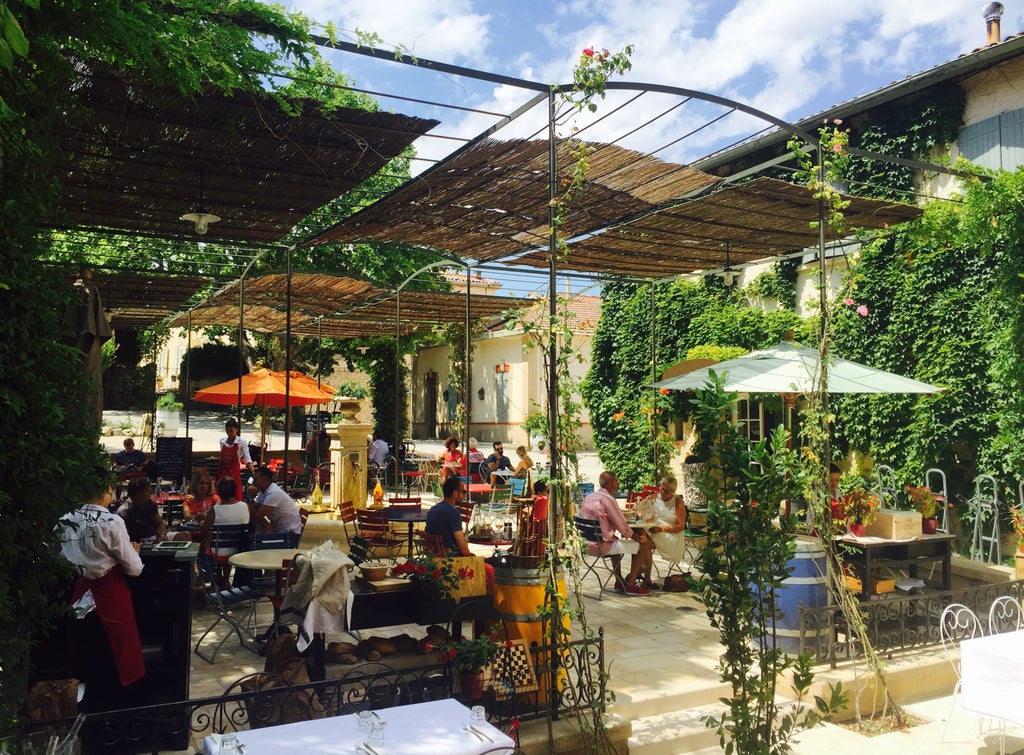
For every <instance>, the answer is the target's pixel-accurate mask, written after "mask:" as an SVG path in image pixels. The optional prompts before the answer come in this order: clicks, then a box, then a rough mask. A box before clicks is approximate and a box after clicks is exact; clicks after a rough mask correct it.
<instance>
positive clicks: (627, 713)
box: [609, 676, 730, 720]
mask: <svg viewBox="0 0 1024 755" xmlns="http://www.w3.org/2000/svg"><path fill="white" fill-rule="evenodd" d="M729 690H730V688H729V686H728V685H727V684H722V683H718V682H716V681H714V680H710V681H704V682H700V681H698V682H695V680H694V679H691V678H685V677H683V678H679V679H676V678H672V677H670V676H667V677H666V678H665V679H664V680H663V681H662V683H659V684H654V683H652V684H650V685H649V686H648V687H645V688H643V689H639V690H637V691H636V692H635V693H629V692H616V693H615V702H614V703H613V704H612V705H610V706H609V711H611V712H613V713H615V714H616V715H619V716H622V717H623V718H625V719H626V720H634V719H637V718H643V717H645V716H654V715H658V714H660V713H672V712H674V711H681V710H686V709H687V708H696V707H698V706H701V705H714V704H716V703H718V701H719V699H720V698H722V697H728V695H729Z"/></svg>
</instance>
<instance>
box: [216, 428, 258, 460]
mask: <svg viewBox="0 0 1024 755" xmlns="http://www.w3.org/2000/svg"><path fill="white" fill-rule="evenodd" d="M220 444H221V446H223V447H224V448H231V446H234V447H235V450H236V451H238V458H239V459H240V460H241V461H244V462H245V463H246V464H252V456H251V455H250V454H249V444H248V443H246V442H245V441H244V440H242V436H241V435H236V436H235V439H234V440H233V441H232V442H230V443H228V436H226V435H225V436H224V437H223V438H221V439H220Z"/></svg>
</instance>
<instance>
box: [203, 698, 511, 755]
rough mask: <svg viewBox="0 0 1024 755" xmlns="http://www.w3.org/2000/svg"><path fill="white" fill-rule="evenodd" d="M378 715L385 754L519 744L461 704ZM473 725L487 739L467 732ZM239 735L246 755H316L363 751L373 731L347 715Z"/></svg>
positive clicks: (213, 754)
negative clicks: (362, 748) (381, 724)
mask: <svg viewBox="0 0 1024 755" xmlns="http://www.w3.org/2000/svg"><path fill="white" fill-rule="evenodd" d="M377 714H378V715H379V716H380V718H381V720H383V721H384V722H385V727H384V738H383V740H381V741H380V742H373V741H371V742H370V746H371V747H373V749H374V750H375V751H376V752H379V753H381V754H382V755H385V754H386V755H423V753H430V755H480V753H485V752H492V751H494V750H496V749H497V751H499V752H500V751H501V749H502V748H508V749H509V750H511V748H512V747H513V746H514V745H515V742H513V741H512V738H511V737H509V736H508V735H507V734H503V733H502V732H501V731H499V730H498V729H496V728H494V727H493V726H491V725H490V724H489V723H487V722H486V721H474V720H472V713H471V712H470V710H469V708H467V707H466V706H465V705H463V704H462V703H460V702H458V701H456V700H451V699H446V700H433V701H431V702H427V703H415V704H413V705H399V706H396V707H393V708H383V709H381V710H378V711H377ZM467 725H472V726H473V727H474V728H475V729H477V730H478V731H480V732H482V735H481V736H477V735H475V734H473V733H472V732H470V731H467V730H466V729H465V728H464V727H466V726H467ZM235 736H236V737H237V738H238V741H239V742H240V743H241V744H243V745H244V746H245V755H289V754H290V753H295V755H316V753H332V754H334V753H359V752H362V750H357V749H356V747H358V746H361V745H363V744H364V743H365V742H366V741H367V740H368V738H369V732H368V731H367V730H365V729H360V728H359V720H358V717H357V716H355V715H347V716H331V717H330V718H321V719H316V720H313V721H301V722H299V723H294V724H283V725H281V726H268V727H266V728H263V729H254V730H249V731H239V732H237V733H236V734H235ZM482 737H486V739H483V738H482ZM220 738H221V735H219V734H211V735H209V736H208V737H206V739H205V741H204V742H203V752H204V753H205V755H217V753H219V752H220ZM488 740H489V741H488Z"/></svg>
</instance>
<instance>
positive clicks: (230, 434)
mask: <svg viewBox="0 0 1024 755" xmlns="http://www.w3.org/2000/svg"><path fill="white" fill-rule="evenodd" d="M224 432H225V433H227V434H226V435H225V436H224V437H223V438H221V439H220V466H219V467H218V468H217V479H218V480H219V479H220V478H221V477H230V478H231V479H232V480H234V481H235V493H236V495H235V498H237V499H238V500H239V501H241V500H244V499H245V495H244V492H245V491H244V490H242V474H241V471H240V470H241V466H240V465H241V463H242V462H243V461H244V462H245V468H246V469H247V470H248V471H249V474H252V473H253V466H252V457H251V456H250V455H249V444H248V443H246V442H245V441H244V440H242V436H241V435H239V434H238V422H237V421H236V420H235V419H234V418H232V419H229V420H228V421H227V422H225V423H224Z"/></svg>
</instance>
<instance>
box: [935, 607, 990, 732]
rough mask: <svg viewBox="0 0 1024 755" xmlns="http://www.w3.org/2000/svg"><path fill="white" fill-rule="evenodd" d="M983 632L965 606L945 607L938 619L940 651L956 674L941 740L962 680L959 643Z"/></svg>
mask: <svg viewBox="0 0 1024 755" xmlns="http://www.w3.org/2000/svg"><path fill="white" fill-rule="evenodd" d="M982 634H984V632H983V631H982V629H981V622H980V621H978V617H977V616H976V615H975V614H974V611H972V610H971V609H970V608H968V607H967V606H965V605H963V604H961V603H952V604H950V605H948V606H946V607H945V608H944V609H943V611H942V615H941V616H940V617H939V639H940V640H941V641H942V650H943V652H944V653H945V655H946V659H947V660H948V661H949V662H950V664H952V666H953V671H954V672H955V673H956V685H954V687H953V698H952V701H951V703H950V706H949V715H948V716H946V728H945V729H944V730H943V732H942V739H941V740H940V741H942V742H945V741H946V734H947V733H948V732H949V722H950V720H951V719H952V717H953V711H954V709H955V708H956V700H957V697H958V696H959V694H960V686H961V684H962V679H961V677H960V643H961V642H962V641H963V640H969V639H972V638H974V637H981V636H982Z"/></svg>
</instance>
